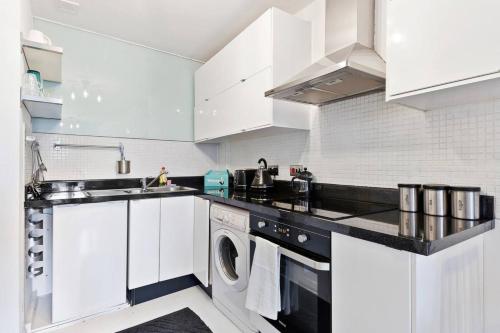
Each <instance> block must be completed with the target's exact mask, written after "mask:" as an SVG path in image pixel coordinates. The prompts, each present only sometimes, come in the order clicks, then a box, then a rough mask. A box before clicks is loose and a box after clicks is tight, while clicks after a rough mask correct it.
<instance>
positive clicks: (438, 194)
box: [423, 184, 450, 216]
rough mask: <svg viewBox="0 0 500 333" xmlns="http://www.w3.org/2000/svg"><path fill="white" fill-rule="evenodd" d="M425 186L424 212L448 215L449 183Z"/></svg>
mask: <svg viewBox="0 0 500 333" xmlns="http://www.w3.org/2000/svg"><path fill="white" fill-rule="evenodd" d="M423 187H424V213H425V214H428V215H434V216H446V215H448V190H449V188H450V187H449V186H448V185H442V184H426V185H424V186H423Z"/></svg>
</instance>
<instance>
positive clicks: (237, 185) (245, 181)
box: [234, 169, 257, 191]
mask: <svg viewBox="0 0 500 333" xmlns="http://www.w3.org/2000/svg"><path fill="white" fill-rule="evenodd" d="M256 171H257V169H239V170H234V190H235V191H246V190H247V189H248V188H250V185H251V184H252V181H253V179H254V177H255V172H256Z"/></svg>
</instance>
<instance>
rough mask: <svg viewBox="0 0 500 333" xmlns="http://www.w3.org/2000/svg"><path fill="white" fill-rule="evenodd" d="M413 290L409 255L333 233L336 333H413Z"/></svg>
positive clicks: (334, 329) (334, 324) (333, 307)
mask: <svg viewBox="0 0 500 333" xmlns="http://www.w3.org/2000/svg"><path fill="white" fill-rule="evenodd" d="M411 290H412V288H411V254H410V253H408V252H404V251H397V250H394V249H391V248H388V247H385V246H383V245H379V244H375V243H371V242H367V241H364V240H360V239H356V238H353V237H350V236H345V235H341V234H337V233H332V332H334V333H337V332H342V333H364V332H373V333H411V332H412V331H411ZM360 319H361V320H360Z"/></svg>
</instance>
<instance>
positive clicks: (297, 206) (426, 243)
mask: <svg viewBox="0 0 500 333" xmlns="http://www.w3.org/2000/svg"><path fill="white" fill-rule="evenodd" d="M321 186H323V187H324V188H322V189H321V191H317V190H315V191H314V192H313V195H312V196H311V198H303V197H300V196H294V195H293V194H292V195H290V193H288V194H286V193H283V192H281V191H274V192H271V193H269V194H262V193H252V192H246V193H240V192H234V191H232V190H217V189H205V191H204V194H201V195H198V196H200V197H203V198H206V199H209V200H211V201H212V202H218V203H222V204H227V205H231V206H234V207H238V208H242V209H246V210H249V211H251V212H252V213H254V214H257V215H261V216H263V217H266V216H268V217H271V218H274V219H278V221H280V222H282V223H288V224H290V225H291V226H296V227H299V228H309V229H311V228H312V231H314V230H318V229H319V230H327V231H331V232H336V233H340V234H344V235H348V236H352V237H355V238H359V239H363V240H366V241H370V242H374V243H378V244H382V245H385V246H388V247H391V248H394V249H397V250H404V251H409V252H413V253H417V254H420V255H425V256H428V255H431V254H434V253H436V252H439V251H441V250H444V249H446V248H448V247H450V246H453V245H455V244H458V243H460V242H463V241H465V240H467V239H470V238H472V237H474V236H477V235H479V234H482V233H484V232H486V231H488V230H491V229H493V228H494V227H495V219H494V213H493V207H494V198H493V197H491V196H481V219H479V220H476V221H470V220H459V219H453V218H451V217H433V216H427V215H425V214H423V213H405V212H400V211H399V209H398V206H399V205H398V201H397V200H398V195H397V190H393V189H376V188H365V187H356V186H341V185H329V184H321ZM377 192H378V193H377ZM368 199H369V200H370V201H364V200H368Z"/></svg>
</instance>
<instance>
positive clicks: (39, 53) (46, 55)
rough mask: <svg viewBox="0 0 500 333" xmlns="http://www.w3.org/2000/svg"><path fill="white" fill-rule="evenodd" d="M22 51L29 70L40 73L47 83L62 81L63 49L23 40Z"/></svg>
mask: <svg viewBox="0 0 500 333" xmlns="http://www.w3.org/2000/svg"><path fill="white" fill-rule="evenodd" d="M21 43H22V51H23V55H24V59H25V61H26V65H27V66H28V69H32V70H36V71H39V72H40V73H41V74H42V78H43V79H44V80H47V81H53V82H59V83H60V82H61V81H62V55H63V49H62V47H58V46H52V45H47V44H42V43H37V42H33V41H30V40H27V39H22V40H21Z"/></svg>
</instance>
